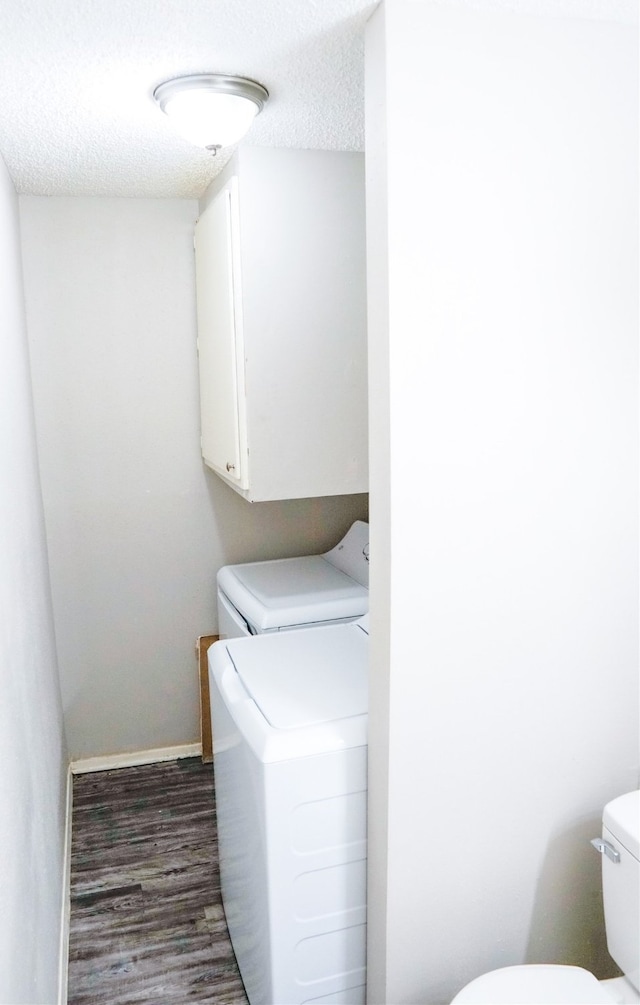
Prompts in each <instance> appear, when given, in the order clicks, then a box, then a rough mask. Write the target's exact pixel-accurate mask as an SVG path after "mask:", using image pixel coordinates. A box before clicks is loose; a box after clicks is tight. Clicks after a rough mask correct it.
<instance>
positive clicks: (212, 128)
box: [153, 73, 269, 148]
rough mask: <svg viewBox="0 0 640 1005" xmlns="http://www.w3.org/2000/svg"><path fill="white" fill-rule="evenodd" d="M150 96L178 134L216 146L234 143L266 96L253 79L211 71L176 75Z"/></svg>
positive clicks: (205, 144)
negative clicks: (190, 74)
mask: <svg viewBox="0 0 640 1005" xmlns="http://www.w3.org/2000/svg"><path fill="white" fill-rule="evenodd" d="M153 96H154V98H155V99H156V101H157V102H158V104H159V105H160V107H161V109H162V111H163V112H165V114H166V115H168V116H169V118H170V119H171V121H172V124H173V125H174V127H175V129H176V131H177V132H178V133H180V135H181V136H184V137H185V139H187V140H189V141H190V142H192V143H195V144H196V145H197V146H202V147H214V148H215V147H226V146H231V145H233V144H234V143H237V142H238V140H240V139H241V138H242V137H243V136H244V134H245V133H246V132H247V130H248V129H249V127H250V126H251V123H252V122H253V120H254V118H255V116H256V115H257V114H258V112H260V111H261V110H262V108H263V106H264V103H265V101H266V100H267V98H268V96H269V95H268V92H267V91H266V90H265V88H264V87H262V85H261V84H258V83H256V82H255V81H253V80H248V79H246V78H244V77H226V76H223V75H221V74H213V73H212V74H200V75H197V76H192V77H176V78H175V79H174V80H169V81H166V82H165V83H164V84H160V85H159V87H157V88H156V89H155V91H154V94H153Z"/></svg>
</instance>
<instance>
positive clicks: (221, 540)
mask: <svg viewBox="0 0 640 1005" xmlns="http://www.w3.org/2000/svg"><path fill="white" fill-rule="evenodd" d="M203 471H204V478H205V479H206V483H207V491H208V493H209V499H210V502H211V510H212V513H213V525H214V528H215V535H216V542H215V551H216V552H217V553H218V554H219V555H221V556H222V562H221V563H220V564H221V565H229V564H232V563H236V562H250V561H262V560H264V559H272V558H293V557H297V556H298V555H313V554H320V553H321V552H323V551H328V550H329V549H330V548H333V546H334V545H335V544H336V543H337V542H338V541H339V540H340V538H341V537H342V536H343V535H344V534H346V532H347V531H348V529H349V527H350V526H351V524H352V523H353V522H354V520H365V521H368V519H369V506H368V496H367V495H346V496H325V497H321V498H317V499H285V500H279V501H277V502H254V503H250V502H247V501H246V499H243V498H242V497H241V496H240V495H238V493H237V492H235V491H234V490H233V489H232V488H230V487H229V486H228V485H226V484H225V482H224V481H223V480H222V479H221V478H219V477H218V476H217V475H216V474H214V472H213V471H210V470H209V469H208V468H206V467H205V466H204V465H203Z"/></svg>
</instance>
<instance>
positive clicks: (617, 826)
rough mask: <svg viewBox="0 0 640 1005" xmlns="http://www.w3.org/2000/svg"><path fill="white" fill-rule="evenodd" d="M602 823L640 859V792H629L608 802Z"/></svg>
mask: <svg viewBox="0 0 640 1005" xmlns="http://www.w3.org/2000/svg"><path fill="white" fill-rule="evenodd" d="M602 823H603V824H604V826H605V827H606V828H607V830H608V831H610V832H611V833H612V834H613V835H614V837H615V838H617V840H618V841H619V842H620V844H623V845H624V846H625V848H626V849H627V851H629V852H631V854H632V855H633V857H634V858H636V859H640V792H638V791H635V792H627V793H626V795H624V796H618V797H617V799H612V800H611V802H610V803H607V805H606V806H605V808H604V811H603V814H602Z"/></svg>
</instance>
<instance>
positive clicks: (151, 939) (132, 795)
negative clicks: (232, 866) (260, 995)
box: [68, 758, 247, 1005]
mask: <svg viewBox="0 0 640 1005" xmlns="http://www.w3.org/2000/svg"><path fill="white" fill-rule="evenodd" d="M141 1002H145V1003H153V1005H162V1003H164V1002H174V1003H178V1002H184V1003H191V1002H199V1003H202V1005H208V1003H215V1005H247V998H246V995H245V992H244V987H243V985H242V981H241V979H240V975H239V972H238V968H237V965H236V961H235V956H234V954H233V950H232V948H231V943H230V941H229V936H228V932H227V926H226V923H225V918H224V912H223V908H222V901H221V898H220V883H219V877H218V851H217V838H216V824H215V804H214V794H213V769H212V766H211V765H210V764H206V765H203V764H202V763H201V761H200V760H199V759H192V758H189V759H185V760H180V761H170V762H165V763H162V764H150V765H143V766H141V767H135V768H121V769H119V770H117V771H103V772H95V773H93V774H86V775H76V776H75V778H74V781H73V827H72V849H71V928H70V944H69V995H68V1005H97V1003H101V1005H103V1003H104V1005H130V1003H131V1005H133V1003H141Z"/></svg>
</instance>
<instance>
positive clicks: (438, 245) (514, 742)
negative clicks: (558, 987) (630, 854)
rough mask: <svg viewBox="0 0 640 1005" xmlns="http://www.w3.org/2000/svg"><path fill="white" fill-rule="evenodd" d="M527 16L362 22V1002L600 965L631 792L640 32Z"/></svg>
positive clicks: (465, 9)
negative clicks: (378, 396)
mask: <svg viewBox="0 0 640 1005" xmlns="http://www.w3.org/2000/svg"><path fill="white" fill-rule="evenodd" d="M508 8H511V9H510V10H509V9H508ZM517 8H518V5H517V4H513V3H509V4H500V3H496V2H489V0H488V2H487V3H486V4H484V3H481V2H475V0H474V2H472V3H468V4H464V3H460V2H458V3H454V2H452V3H449V4H442V3H435V2H434V3H431V2H428V0H424V2H421V3H416V2H412V0H393V2H392V0H389V2H388V3H387V5H386V7H385V6H384V5H383V6H382V7H381V8H379V9H378V11H377V12H376V14H375V15H374V18H373V20H372V22H371V25H370V32H369V38H368V57H367V58H368V61H369V65H368V71H367V74H368V81H367V95H368V96H367V102H368V107H367V150H368V164H369V169H368V170H369V174H368V186H369V193H368V214H369V215H368V227H369V241H370V245H369V254H370V261H369V268H370V269H371V273H370V277H371V276H375V277H376V279H377V282H378V283H379V282H380V281H381V277H384V278H385V280H386V281H385V286H386V289H385V290H381V289H380V288H379V286H378V287H377V288H375V287H374V286H373V284H372V283H371V282H370V284H369V285H370V293H371V296H372V299H371V313H370V326H371V343H370V368H371V381H372V388H375V387H378V388H380V389H382V391H383V392H384V385H385V381H386V380H388V382H389V392H388V402H389V412H390V420H389V429H390V448H389V451H388V452H387V443H386V440H385V438H384V437H383V438H382V440H381V441H378V440H377V439H376V438H375V436H373V430H374V424H375V423H376V422H377V421H378V420H377V418H376V416H375V413H374V412H373V397H372V403H371V409H372V413H373V414H372V427H371V428H372V440H371V522H372V550H373V549H374V550H375V553H376V556H379V558H380V562H379V563H378V561H376V564H375V565H372V613H373V615H374V617H373V625H374V630H373V647H374V659H373V664H374V665H373V681H372V694H371V721H372V730H371V735H372V741H373V742H372V750H373V756H372V762H371V782H370V794H371V803H372V812H371V817H370V845H371V871H370V888H369V889H370V894H369V904H370V911H369V933H370V946H369V949H370V952H369V960H370V988H369V1000H370V1001H372V1002H383V1003H389V1002H393V1003H394V1005H400V1003H406V1002H420V1003H422V1005H424V1003H427V1002H428V1003H438V1002H447V1001H450V1000H451V997H452V996H453V995H454V993H455V992H456V990H457V989H458V988H459V987H460V986H462V985H463V984H464V983H465V982H467V981H468V980H470V979H471V978H472V977H474V976H476V975H478V974H479V973H481V972H483V971H486V970H488V969H491V968H493V967H498V966H503V965H507V964H512V963H520V962H523V961H530V962H536V961H542V960H547V961H549V962H557V961H562V962H568V963H580V964H583V965H586V966H588V967H593V968H594V969H595V971H596V973H597V975H598V976H604V975H605V974H606V973H607V971H608V970H609V968H610V964H609V962H608V958H607V956H606V952H605V950H604V946H603V938H602V927H601V926H602V917H601V908H600V900H599V859H598V856H597V855H595V854H594V853H593V851H592V849H591V848H590V847H589V844H588V839H589V838H590V837H592V836H594V835H595V834H597V833H598V829H599V817H600V814H601V808H602V806H603V804H604V803H605V802H606V801H607V800H609V799H610V798H612V797H613V796H616V795H618V794H619V793H622V792H625V791H627V790H630V789H632V788H635V787H637V786H638V783H639V775H638V329H637V321H638V318H637V302H638V297H637V294H638V255H637V219H638V217H637V211H638V201H637V188H638V161H637V111H638V109H637V97H638V94H637V69H638V61H637V30H636V27H635V26H634V24H633V23H632V20H633V19H632V17H631V14H630V12H631V7H630V6H629V5H627V4H618V5H616V7H615V12H614V13H615V14H616V15H617V16H618V20H617V21H607V20H606V10H607V9H608V10H609V11H611V10H612V8H611V6H609V7H608V8H607V5H594V4H587V5H582V7H581V5H579V4H576V3H571V4H568V5H564V4H554V5H552V4H549V3H545V4H542V3H540V4H534V3H529V4H527V8H528V10H529V13H526V10H525V7H524V5H520V10H518V9H517ZM581 9H588V10H589V11H590V12H591V14H592V15H594V16H592V17H591V18H590V19H589V18H587V17H584V18H581V17H580V16H578V14H579V11H580V10H581ZM536 11H537V13H536ZM571 12H573V16H569V15H570V14H571ZM598 12H600V13H601V14H602V16H601V17H598V16H597V15H598ZM563 13H564V14H565V15H566V16H555V14H559V15H562V14H563ZM627 15H629V16H627ZM381 159H382V160H384V161H385V163H384V164H383V165H382V166H381V165H380V164H379V163H377V162H378V161H379V160H381ZM386 256H388V262H387V261H386V260H385V259H386ZM387 295H388V315H387V305H386V297H387ZM387 318H388V323H387ZM381 407H382V409H383V410H384V408H386V404H384V403H383V404H382V406H381ZM389 484H390V486H391V494H390V500H389V503H388V486H389ZM388 505H389V506H390V510H388ZM389 512H390V517H389ZM388 590H390V598H391V600H390V606H389V605H388V604H386V603H385V601H384V598H386V597H387V595H388V593H387V591H388ZM381 598H382V600H381ZM387 639H389V640H390V642H389V643H388V646H389V651H388V652H387Z"/></svg>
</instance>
